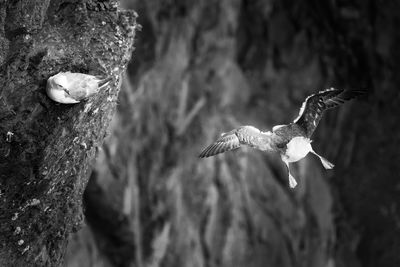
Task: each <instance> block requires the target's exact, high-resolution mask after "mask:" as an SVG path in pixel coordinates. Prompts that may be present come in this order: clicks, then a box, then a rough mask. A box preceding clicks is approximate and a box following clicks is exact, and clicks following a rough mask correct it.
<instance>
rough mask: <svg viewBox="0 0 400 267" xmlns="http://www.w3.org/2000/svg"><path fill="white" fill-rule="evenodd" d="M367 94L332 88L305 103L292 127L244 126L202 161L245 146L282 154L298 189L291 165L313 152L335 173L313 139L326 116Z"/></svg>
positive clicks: (209, 149) (219, 142)
mask: <svg viewBox="0 0 400 267" xmlns="http://www.w3.org/2000/svg"><path fill="white" fill-rule="evenodd" d="M364 93H365V92H364V91H344V90H341V89H334V88H331V89H327V90H324V91H320V92H318V93H316V94H312V95H310V96H308V97H307V98H306V100H305V101H304V102H303V105H302V106H301V108H300V112H299V115H298V117H297V118H296V119H295V120H294V121H293V122H292V123H290V124H287V125H276V126H274V127H273V128H272V132H271V131H268V132H262V131H260V130H259V129H257V128H255V127H253V126H241V127H239V128H236V129H234V130H232V131H230V132H227V133H223V134H222V135H221V136H220V138H218V139H217V140H216V141H215V142H214V143H213V144H211V145H210V146H208V147H207V148H206V149H204V150H203V152H201V153H200V155H199V157H200V158H205V157H211V156H214V155H217V154H219V153H223V152H226V151H229V150H233V149H236V148H239V147H240V146H242V145H247V146H250V147H252V148H255V149H258V150H261V151H266V152H278V153H280V155H281V159H282V161H283V162H284V163H285V164H286V167H287V170H288V176H289V186H290V187H291V188H294V187H295V186H296V185H297V182H296V180H295V178H294V177H293V176H292V175H291V173H290V169H289V163H291V162H296V161H299V160H301V159H302V158H304V157H305V156H306V155H307V154H308V153H309V152H311V153H312V154H314V155H316V156H317V157H318V158H319V159H320V161H321V163H322V165H323V166H324V168H325V169H332V168H333V166H334V165H333V164H332V163H330V162H329V161H328V160H327V159H325V158H324V157H322V156H320V155H318V154H317V153H316V152H315V151H314V150H313V148H312V147H311V142H312V141H311V139H310V138H311V136H312V134H313V132H314V130H315V129H316V128H317V126H318V123H319V121H320V120H321V117H322V114H323V112H324V111H325V110H327V109H330V108H334V107H337V106H339V105H341V104H343V103H344V102H345V101H348V100H350V99H352V98H355V97H357V96H359V95H362V94H364Z"/></svg>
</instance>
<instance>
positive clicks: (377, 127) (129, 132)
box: [67, 0, 400, 267]
mask: <svg viewBox="0 0 400 267" xmlns="http://www.w3.org/2000/svg"><path fill="white" fill-rule="evenodd" d="M127 4H129V5H130V6H131V7H133V8H134V9H135V10H136V11H137V12H138V13H139V16H140V17H139V22H140V23H141V24H142V26H143V29H142V32H141V33H139V35H138V39H137V42H136V44H137V48H136V51H135V54H134V57H133V62H132V63H131V66H130V68H129V71H128V75H127V78H126V81H125V83H124V85H125V86H124V89H123V90H122V92H121V93H120V98H119V99H120V100H119V106H118V114H117V115H116V117H115V118H114V127H113V129H114V130H113V132H112V134H111V136H110V137H109V139H108V141H107V144H106V145H105V146H104V149H103V151H102V153H100V158H99V159H98V163H97V166H96V168H95V171H94V173H93V175H92V177H91V181H90V183H89V186H88V188H87V191H86V194H85V203H86V216H87V223H88V227H87V228H85V229H83V230H82V231H81V232H78V233H77V234H76V235H75V236H73V237H71V242H70V248H69V252H70V254H69V256H68V261H67V265H68V266H82V264H83V263H85V264H86V265H85V266H254V267H256V266H280V267H286V266H288V267H289V266H297V267H299V266H307V267H321V266H326V267H331V266H398V264H399V260H400V258H399V256H398V253H397V252H396V251H398V250H399V248H400V246H399V244H398V241H396V240H400V239H399V238H398V235H399V230H398V225H399V222H400V221H399V215H400V212H399V210H398V204H399V197H398V190H399V188H398V181H397V179H398V173H399V171H400V166H399V165H398V164H397V163H398V162H399V153H398V152H397V149H396V147H397V145H398V142H399V138H398V133H399V126H398V123H397V122H398V119H397V118H396V116H395V115H394V114H396V112H397V111H398V106H399V105H398V104H399V99H400V96H399V93H398V89H397V87H396V85H398V84H399V80H398V79H399V78H398V75H396V73H397V71H398V66H397V65H396V64H395V63H396V62H397V59H398V53H397V51H396V50H395V43H396V40H398V39H399V34H398V33H397V32H396V26H395V25H396V23H397V22H398V18H396V14H395V10H398V4H397V3H396V2H392V3H385V6H383V3H382V4H379V3H375V2H373V1H367V2H365V1H350V2H348V3H341V2H340V3H339V2H327V1H325V3H323V2H320V1H302V2H301V3H300V2H298V1H273V0H270V1H245V0H241V1H240V0H234V1H232V0H229V1H217V0H215V1H197V2H192V3H188V2H185V1H179V0H176V1H145V2H144V1H133V2H129V3H127ZM331 86H333V87H341V88H347V89H353V88H354V89H360V88H361V89H365V90H367V91H369V92H370V96H369V100H367V99H364V100H363V101H359V102H353V103H351V104H348V105H345V106H343V107H341V108H340V109H336V110H332V111H328V112H327V113H326V114H325V116H324V118H323V120H322V121H321V124H320V126H319V129H318V130H317V132H316V133H315V135H314V140H315V141H314V143H313V145H314V148H315V150H316V151H318V152H320V153H321V154H322V155H324V156H325V157H327V158H328V159H329V160H331V161H332V162H334V163H335V164H336V167H335V169H334V170H332V171H325V170H323V168H322V166H321V165H320V163H319V162H318V160H317V159H316V158H314V157H313V156H311V155H309V156H308V157H307V158H306V159H303V160H302V161H300V162H299V163H296V164H293V171H294V175H295V176H296V177H298V180H299V185H298V187H297V188H296V189H295V190H289V189H288V186H287V178H286V171H285V168H284V165H283V163H281V162H280V159H279V157H278V156H277V155H270V154H263V153H261V152H257V151H253V150H250V149H243V150H240V151H236V152H232V153H227V154H226V155H223V156H218V157H214V158H210V159H206V160H202V159H198V158H197V154H198V153H199V151H200V150H201V149H202V148H204V146H205V145H207V144H208V143H209V142H211V141H213V140H214V138H215V137H216V136H217V135H218V133H221V132H224V131H228V130H230V129H232V128H234V127H236V126H239V125H244V124H251V125H254V126H257V127H259V128H262V129H270V128H271V127H272V126H273V125H276V124H281V123H287V122H290V121H291V120H293V118H295V117H296V116H297V112H298V109H299V107H300V105H301V102H302V101H303V100H304V98H305V97H306V96H307V95H308V94H310V93H313V92H315V91H317V90H320V89H323V88H326V87H331ZM94 244H96V245H94ZM77 248H80V250H79V252H76V251H78V250H77ZM82 248H87V249H86V250H85V249H82ZM88 255H89V256H88Z"/></svg>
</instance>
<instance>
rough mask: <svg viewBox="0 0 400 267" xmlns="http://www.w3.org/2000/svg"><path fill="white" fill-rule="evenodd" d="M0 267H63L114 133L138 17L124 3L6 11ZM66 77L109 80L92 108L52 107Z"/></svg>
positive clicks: (6, 5)
mask: <svg viewBox="0 0 400 267" xmlns="http://www.w3.org/2000/svg"><path fill="white" fill-rule="evenodd" d="M0 4H1V5H0V14H1V16H0V17H1V20H0V29H1V30H0V48H1V53H0V73H1V74H0V88H1V89H0V210H1V213H0V266H59V265H60V264H61V263H62V259H63V256H64V254H65V248H66V244H67V237H68V236H69V234H70V233H71V232H72V231H75V230H77V229H79V227H80V224H81V222H82V218H83V214H82V194H83V191H84V189H85V186H86V184H87V181H88V178H89V175H90V172H91V163H92V161H93V159H94V157H95V155H96V151H97V149H98V147H99V146H101V145H102V143H103V139H104V137H105V135H106V133H107V128H108V125H109V122H110V120H111V118H112V115H113V113H114V111H115V104H116V101H117V95H118V92H119V76H120V74H121V73H122V72H123V70H124V68H125V66H126V65H127V63H128V61H129V59H130V56H131V53H132V48H133V38H134V29H135V18H136V15H135V14H134V13H133V12H126V11H124V12H121V11H119V10H118V3H117V2H116V1H101V2H99V3H98V2H97V1H84V2H80V3H78V2H74V1H0ZM59 71H72V72H82V73H90V74H94V75H111V76H112V77H113V78H114V79H113V83H112V85H111V86H109V88H108V90H107V91H102V92H100V93H99V94H98V95H97V96H95V97H93V98H92V99H90V100H88V101H87V102H85V103H80V104H77V105H60V104H56V103H55V102H53V101H51V100H50V99H49V98H47V96H46V93H45V85H46V80H47V78H48V77H50V76H51V75H54V74H55V73H57V72H59Z"/></svg>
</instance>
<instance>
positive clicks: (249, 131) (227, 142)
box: [199, 126, 272, 158]
mask: <svg viewBox="0 0 400 267" xmlns="http://www.w3.org/2000/svg"><path fill="white" fill-rule="evenodd" d="M241 145H247V146H250V147H253V148H256V149H260V150H272V149H271V133H270V132H261V131H260V130H259V129H257V128H255V127H253V126H242V127H239V128H237V129H234V130H232V131H230V132H227V133H223V134H222V135H221V137H220V138H218V139H217V140H216V141H215V142H214V143H213V144H211V145H209V146H208V147H206V148H205V149H204V150H203V151H202V152H201V153H200V155H199V157H200V158H206V157H211V156H214V155H217V154H219V153H223V152H226V151H229V150H233V149H237V148H239V147H240V146H241Z"/></svg>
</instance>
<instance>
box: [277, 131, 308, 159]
mask: <svg viewBox="0 0 400 267" xmlns="http://www.w3.org/2000/svg"><path fill="white" fill-rule="evenodd" d="M286 147H287V148H286V153H285V154H282V158H284V159H285V160H287V161H288V162H296V161H299V160H301V159H302V158H304V157H305V156H307V154H308V153H309V152H310V151H312V147H311V140H310V139H308V138H305V137H302V136H297V137H294V138H292V140H290V142H289V143H288V144H287V145H286Z"/></svg>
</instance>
